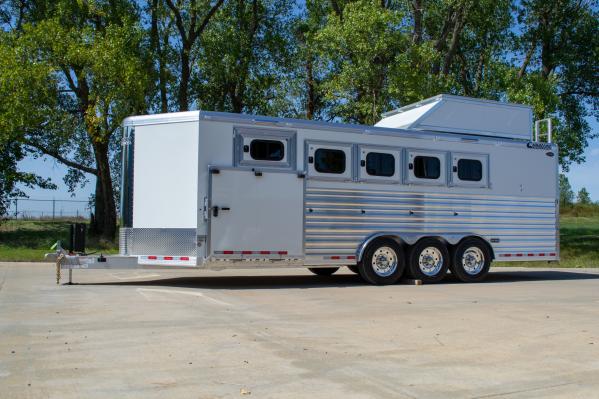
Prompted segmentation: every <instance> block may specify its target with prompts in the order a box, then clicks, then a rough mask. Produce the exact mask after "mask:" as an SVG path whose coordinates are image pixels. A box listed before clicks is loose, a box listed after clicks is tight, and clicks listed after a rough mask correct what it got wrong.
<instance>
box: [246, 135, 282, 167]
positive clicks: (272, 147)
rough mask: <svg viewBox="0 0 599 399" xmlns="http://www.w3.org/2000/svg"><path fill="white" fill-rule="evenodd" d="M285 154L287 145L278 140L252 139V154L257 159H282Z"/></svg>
mask: <svg viewBox="0 0 599 399" xmlns="http://www.w3.org/2000/svg"><path fill="white" fill-rule="evenodd" d="M284 154H285V147H284V145H283V143H282V142H281V141H278V140H260V139H256V140H252V142H251V143H250V156H251V157H252V159H255V160H256V161H276V162H278V161H280V160H282V159H283V157H284Z"/></svg>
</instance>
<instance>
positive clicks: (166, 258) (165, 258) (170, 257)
mask: <svg viewBox="0 0 599 399" xmlns="http://www.w3.org/2000/svg"><path fill="white" fill-rule="evenodd" d="M164 260H173V257H172V256H165V257H164Z"/></svg>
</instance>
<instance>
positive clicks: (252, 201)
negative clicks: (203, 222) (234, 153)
mask: <svg viewBox="0 0 599 399" xmlns="http://www.w3.org/2000/svg"><path fill="white" fill-rule="evenodd" d="M303 181H304V179H300V178H298V176H297V174H296V173H291V172H268V171H266V172H254V171H251V170H240V169H228V170H222V169H221V170H219V171H218V173H211V201H210V209H209V215H208V217H209V218H210V237H209V245H210V254H211V256H213V257H215V258H231V259H283V258H296V257H300V256H302V255H303V242H302V239H303V234H302V231H303V228H302V226H303V189H304V185H303Z"/></svg>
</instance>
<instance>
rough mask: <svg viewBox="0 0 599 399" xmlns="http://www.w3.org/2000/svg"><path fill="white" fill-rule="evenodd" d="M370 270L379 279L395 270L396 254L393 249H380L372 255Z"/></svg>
mask: <svg viewBox="0 0 599 399" xmlns="http://www.w3.org/2000/svg"><path fill="white" fill-rule="evenodd" d="M371 264H372V270H374V272H375V273H376V274H377V276H380V277H388V276H390V275H392V274H393V273H394V272H395V270H397V253H396V252H395V250H394V249H393V248H390V247H380V248H378V249H377V250H376V251H374V254H373V255H372V260H371Z"/></svg>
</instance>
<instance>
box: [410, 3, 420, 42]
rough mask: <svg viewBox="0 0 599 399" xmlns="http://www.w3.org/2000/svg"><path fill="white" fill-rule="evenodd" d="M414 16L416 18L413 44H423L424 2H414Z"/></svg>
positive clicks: (412, 4)
mask: <svg viewBox="0 0 599 399" xmlns="http://www.w3.org/2000/svg"><path fill="white" fill-rule="evenodd" d="M410 4H411V6H412V14H413V18H414V33H413V34H412V42H413V43H414V44H416V45H418V44H420V43H421V42H422V0H412V2H411V3H410Z"/></svg>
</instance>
